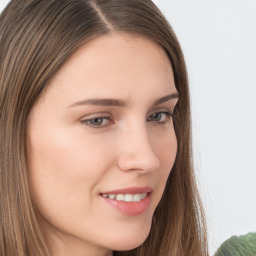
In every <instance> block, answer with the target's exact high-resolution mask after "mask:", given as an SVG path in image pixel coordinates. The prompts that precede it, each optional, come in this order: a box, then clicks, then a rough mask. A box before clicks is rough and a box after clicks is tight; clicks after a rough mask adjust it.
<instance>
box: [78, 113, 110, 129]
mask: <svg viewBox="0 0 256 256" xmlns="http://www.w3.org/2000/svg"><path fill="white" fill-rule="evenodd" d="M81 122H82V123H83V124H84V125H87V126H89V127H92V128H102V127H106V126H108V125H111V124H113V121H111V119H110V117H107V116H102V117H93V118H90V119H85V120H82V121H81Z"/></svg>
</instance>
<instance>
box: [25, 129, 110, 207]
mask: <svg viewBox="0 0 256 256" xmlns="http://www.w3.org/2000/svg"><path fill="white" fill-rule="evenodd" d="M45 130H46V129H45ZM89 145H90V146H89ZM99 145H102V144H98V143H95V142H94V143H93V142H92V141H88V139H87V140H83V139H82V138H81V137H80V136H74V135H73V136H72V134H71V133H69V132H68V131H63V130H56V132H55V133H53V132H51V133H47V132H44V133H43V132H41V133H40V134H38V133H37V132H36V131H34V132H32V133H31V134H30V138H29V143H28V163H29V173H30V180H31V189H32V194H33V195H34V198H35V201H36V202H38V204H39V203H40V207H41V208H44V207H46V211H48V210H50V209H53V208H56V205H58V207H59V208H60V209H61V208H62V210H65V207H70V206H71V202H72V207H74V206H75V205H78V206H79V205H80V206H79V207H82V206H81V202H83V203H84V204H88V203H90V195H91V194H92V193H93V189H94V186H95V185H96V184H97V183H98V182H99V181H100V179H101V178H102V176H104V173H105V172H106V170H107V169H108V167H109V166H110V165H111V159H110V158H109V155H108V154H107V152H109V151H107V150H106V149H105V147H104V144H103V145H102V146H101V147H99ZM69 203H70V204H69ZM51 207H53V208H51ZM42 210H43V209H42Z"/></svg>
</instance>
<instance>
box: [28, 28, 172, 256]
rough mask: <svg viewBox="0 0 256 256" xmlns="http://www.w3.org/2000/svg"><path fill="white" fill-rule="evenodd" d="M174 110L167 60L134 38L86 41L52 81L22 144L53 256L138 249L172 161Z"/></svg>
mask: <svg viewBox="0 0 256 256" xmlns="http://www.w3.org/2000/svg"><path fill="white" fill-rule="evenodd" d="M176 103H177V90H176V88H175V84H174V78H173V71H172V67H171V65H170V62H169V59H168V58H167V56H166V54H165V52H164V50H163V49H162V48H161V47H159V46H158V45H157V44H155V43H153V42H151V41H150V40H148V39H146V38H144V37H141V36H135V35H129V34H115V33H113V34H109V35H106V36H102V37H99V38H97V39H94V40H92V41H91V42H89V43H87V44H86V45H84V46H82V47H81V48H80V49H79V50H78V51H76V53H75V54H74V55H73V56H72V57H71V58H70V59H69V60H68V61H67V62H66V63H65V65H64V66H63V67H62V68H61V70H60V71H59V72H58V73H57V74H56V76H55V77H54V78H53V80H52V81H51V82H50V84H49V86H48V88H47V90H46V91H45V94H43V95H42V96H41V98H40V99H39V100H38V102H37V103H36V104H35V106H34V107H33V109H32V111H31V114H30V117H29V122H28V144H27V147H28V149H27V150H28V164H29V175H30V185H31V191H32V197H33V200H34V203H35V205H36V208H37V210H38V214H39V220H40V223H41V225H42V228H43V230H44V232H45V233H46V234H47V236H46V237H47V238H48V240H49V243H50V246H51V248H52V250H53V255H54V256H55V255H76V256H77V255H108V253H109V252H110V251H111V250H129V249H132V248H135V247H137V246H139V245H140V244H142V243H143V242H144V240H145V239H146V237H147V236H148V234H149V231H150V227H151V221H152V216H153V214H154V211H155V209H156V207H157V205H158V203H159V201H160V199H161V196H162V194H163V191H164V188H165V185H166V181H167V178H168V176H169V174H170V171H171V169H172V166H173V163H174V160H175V156H176V151H177V141H176V136H175V132H174V127H173V121H172V118H171V117H170V115H171V113H172V112H173V110H174V107H175V104H176ZM82 251H83V253H81V252H82ZM84 252H86V253H85V254H84ZM90 252H91V254H89V253H90Z"/></svg>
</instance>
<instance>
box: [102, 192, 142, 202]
mask: <svg viewBox="0 0 256 256" xmlns="http://www.w3.org/2000/svg"><path fill="white" fill-rule="evenodd" d="M102 196H103V197H104V198H109V199H112V200H117V201H124V202H139V201H141V200H143V199H144V198H146V196H147V193H143V194H102Z"/></svg>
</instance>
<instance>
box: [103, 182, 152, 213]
mask: <svg viewBox="0 0 256 256" xmlns="http://www.w3.org/2000/svg"><path fill="white" fill-rule="evenodd" d="M151 192H152V188H150V187H130V188H124V189H118V190H112V191H108V192H104V193H101V194H100V195H101V197H102V198H103V200H104V201H105V202H106V203H108V205H110V206H112V207H114V208H115V209H116V210H118V211H119V212H120V213H122V214H124V215H128V216H134V215H139V214H142V213H143V212H145V211H146V210H147V208H148V206H149V203H150V195H151Z"/></svg>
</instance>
